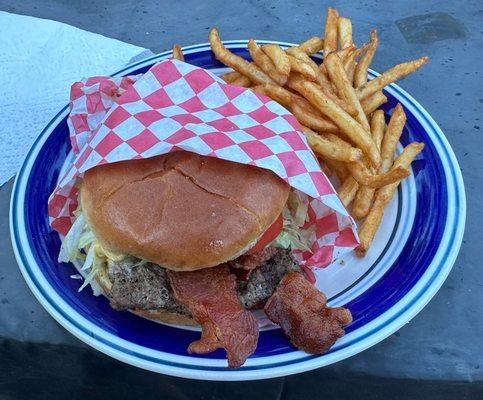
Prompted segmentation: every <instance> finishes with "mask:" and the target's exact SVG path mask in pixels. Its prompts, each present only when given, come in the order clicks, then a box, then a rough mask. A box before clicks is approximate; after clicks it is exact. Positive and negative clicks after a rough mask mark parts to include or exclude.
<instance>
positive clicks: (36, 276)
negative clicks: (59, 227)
mask: <svg viewBox="0 0 483 400" xmlns="http://www.w3.org/2000/svg"><path fill="white" fill-rule="evenodd" d="M226 44H227V46H228V47H229V48H231V49H232V51H234V52H235V53H237V54H239V55H241V56H243V57H248V53H247V51H246V41H231V42H226ZM280 45H282V46H289V44H287V43H280ZM184 53H185V56H186V61H187V62H189V63H192V64H194V65H197V66H200V67H203V68H206V69H212V70H214V71H215V72H216V73H218V72H223V71H226V68H223V66H222V65H221V64H220V63H219V62H218V61H216V60H215V59H214V58H213V55H212V53H211V51H210V48H209V46H208V45H206V44H203V45H196V46H190V47H186V48H185V49H184ZM170 55H171V52H165V53H162V54H160V55H157V56H154V57H151V58H148V59H146V60H143V61H141V62H138V63H135V64H133V65H130V66H128V67H126V68H124V69H123V70H122V71H119V72H117V73H116V74H114V75H116V76H119V75H127V74H137V73H141V72H145V71H146V70H147V69H148V68H149V67H150V66H151V65H153V64H154V63H156V62H158V61H160V60H162V59H164V58H167V57H169V56H170ZM373 75H376V74H373ZM410 79H418V77H417V74H416V75H415V76H414V77H412V78H410ZM385 94H386V95H387V97H388V98H389V101H388V103H387V104H386V105H385V106H384V110H385V111H386V112H387V115H388V116H389V115H390V113H391V110H392V109H393V108H394V106H395V105H396V104H397V102H400V103H401V104H402V105H403V106H404V109H405V111H406V113H407V116H408V120H407V124H406V128H405V130H404V133H403V135H402V139H401V143H402V145H405V144H407V143H409V142H412V141H422V142H424V143H425V144H426V147H425V149H424V151H423V152H422V154H421V155H420V156H419V158H418V159H417V160H416V161H415V162H414V163H413V166H412V175H411V177H410V178H408V179H406V180H405V181H404V182H403V183H402V185H401V186H400V188H399V190H398V194H397V196H395V198H394V199H393V201H392V202H391V204H390V205H389V206H388V208H387V210H386V212H385V214H384V220H383V223H382V226H381V229H380V230H379V232H378V233H377V235H376V238H375V242H374V245H373V247H372V248H371V250H370V251H369V253H368V255H367V256H366V257H365V258H364V259H358V258H356V257H355V256H353V255H348V256H346V257H344V258H343V259H342V260H340V261H338V262H336V263H335V264H334V265H331V266H330V267H328V268H327V269H324V270H320V271H319V272H318V276H319V278H320V279H318V282H319V284H318V286H319V288H320V289H321V290H323V291H324V292H325V293H326V294H327V296H328V297H329V298H330V304H331V305H345V306H346V307H348V308H349V309H350V310H351V312H352V315H353V317H354V322H353V323H352V324H351V325H350V326H349V327H348V328H347V330H346V331H347V334H346V335H345V336H344V337H343V338H342V339H341V340H339V341H338V342H337V343H336V345H335V346H334V347H332V349H331V350H330V351H329V352H328V353H326V354H324V355H310V354H306V353H304V352H302V351H298V350H296V349H295V348H293V347H292V346H291V345H290V343H289V342H288V341H287V339H286V338H285V336H284V335H283V333H282V332H281V331H280V330H279V329H265V330H263V331H262V332H261V334H260V339H259V343H258V348H257V350H256V352H255V354H254V355H253V356H252V357H250V358H249V359H248V360H247V362H246V363H245V365H244V366H242V367H241V368H239V369H236V370H231V369H228V368H226V360H225V358H224V352H222V351H217V352H215V353H212V354H208V355H204V356H202V355H191V356H190V355H188V354H187V353H186V348H187V347H188V345H189V343H191V342H192V341H194V340H196V339H197V338H198V336H199V332H196V331H193V330H189V329H184V328H179V327H173V326H168V325H163V324H158V323H155V322H151V321H149V320H146V319H143V318H140V317H137V316H135V315H133V314H131V313H129V312H117V311H114V310H113V309H112V308H111V307H110V306H109V303H108V301H107V299H105V298H104V297H102V296H101V297H94V296H93V295H92V293H91V291H90V289H87V290H84V291H82V292H81V293H78V291H77V290H78V288H79V285H80V282H79V281H78V280H74V279H71V278H70V276H71V275H73V274H75V273H76V271H75V269H74V267H73V266H71V265H67V264H59V263H58V262H57V254H58V252H59V247H60V240H59V236H58V235H57V234H56V233H55V232H53V231H52V229H51V228H50V227H49V223H48V217H47V199H48V197H49V195H50V193H51V192H52V191H53V189H54V187H55V186H56V182H57V180H58V177H59V172H60V170H61V169H62V167H63V165H64V164H65V160H66V158H67V156H68V154H69V151H70V144H69V138H68V129H67V124H66V117H67V112H68V110H67V107H65V108H64V109H62V110H61V111H60V112H59V113H58V114H57V115H56V116H55V117H54V118H53V119H52V121H51V122H50V123H49V124H48V125H47V126H46V128H45V129H44V130H43V132H42V133H41V134H40V135H39V137H38V139H37V140H36V141H35V143H34V145H33V146H32V148H31V149H30V151H29V153H28V155H27V157H26V159H25V162H24V164H23V166H22V168H21V169H20V171H19V173H18V175H17V179H16V181H15V186H14V189H13V193H12V201H11V209H10V229H11V237H12V243H13V248H14V251H15V254H16V257H17V261H18V263H19V266H20V269H21V271H22V273H23V275H24V277H25V280H26V281H27V283H28V285H29V287H30V289H31V290H32V292H33V293H34V294H35V296H36V297H37V299H38V300H39V301H40V303H41V304H42V305H43V306H44V307H45V308H46V310H47V311H48V312H49V313H50V314H51V315H52V316H53V317H54V318H55V319H56V320H57V321H58V322H59V323H61V324H62V325H63V326H64V327H65V328H66V329H68V330H69V331H70V332H72V333H73V334H74V335H75V336H77V337H78V338H80V339H81V340H83V341H84V342H86V343H88V344H90V345H91V346H93V347H95V348H96V349H98V350H100V351H102V352H104V353H106V354H109V355H110V356H112V357H114V358H117V359H119V360H121V361H124V362H127V363H129V364H132V365H136V366H138V367H141V368H145V369H149V370H152V371H156V372H160V373H163V374H168V375H175V376H182V377H186V378H194V379H207V380H210V379H211V380H248V379H265V378H272V377H276V376H282V375H289V374H294V373H298V372H302V371H307V370H311V369H314V368H318V367H322V366H324V365H328V364H331V363H334V362H336V361H339V360H342V359H344V358H347V357H349V356H351V355H353V354H356V353H358V352H360V351H362V350H364V349H366V348H368V347H370V346H372V345H374V344H376V343H377V342H379V341H381V340H382V339H384V338H386V337H387V336H389V335H390V334H392V333H393V332H395V331H396V330H397V329H399V328H400V327H402V326H403V325H404V324H405V323H407V322H408V321H409V320H410V319H411V318H412V317H414V316H415V315H416V314H417V313H418V312H419V311H420V310H421V309H422V308H423V307H424V306H425V305H426V304H427V302H428V301H429V300H430V299H431V298H432V297H433V296H434V294H435V293H436V291H437V290H438V289H439V287H440V286H441V285H442V283H443V282H444V280H445V278H446V276H447V275H448V273H449V271H450V270H451V267H452V265H453V263H454V261H455V258H456V255H457V253H458V250H459V247H460V244H461V240H462V237H463V231H464V224H465V213H466V209H465V194H464V186H463V180H462V177H461V173H460V169H459V167H458V163H457V161H456V158H455V155H454V154H453V151H452V150H451V148H450V146H449V144H448V142H447V140H446V138H445V137H444V134H443V133H442V132H441V130H440V128H439V127H438V126H437V124H436V123H435V122H434V121H433V119H432V118H431V117H430V116H429V115H428V113H427V112H426V111H425V110H424V109H423V108H422V107H421V105H419V104H418V103H417V102H416V101H415V100H414V99H413V98H412V97H411V96H410V95H409V94H408V93H406V92H405V91H404V90H402V89H401V88H400V87H398V86H396V85H391V86H390V87H388V88H387V89H386V91H385Z"/></svg>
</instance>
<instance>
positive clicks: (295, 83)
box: [287, 74, 356, 115]
mask: <svg viewBox="0 0 483 400" xmlns="http://www.w3.org/2000/svg"><path fill="white" fill-rule="evenodd" d="M322 76H324V75H323V74H318V78H317V80H319V78H321V77H322ZM304 82H305V80H304V79H303V77H302V76H301V75H297V74H290V78H289V80H288V81H287V87H288V88H290V89H292V90H295V91H296V92H299V93H301V94H302V95H303V93H302V92H303V91H304V89H303V87H302V85H303V83H304ZM327 82H328V81H327ZM318 88H319V89H320V90H322V92H324V93H325V95H326V96H327V97H328V98H329V99H330V100H332V101H333V102H334V103H335V104H337V105H338V106H339V107H340V108H342V109H343V110H344V111H345V112H346V113H348V114H349V115H354V114H356V110H355V109H354V108H353V107H352V106H351V105H350V104H347V103H345V102H344V101H342V100H341V99H340V98H338V97H337V96H336V95H335V94H334V92H333V91H332V90H331V89H330V88H331V86H330V83H327V84H324V85H322V84H319V85H318Z"/></svg>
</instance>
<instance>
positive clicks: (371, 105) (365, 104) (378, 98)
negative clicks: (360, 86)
mask: <svg viewBox="0 0 483 400" xmlns="http://www.w3.org/2000/svg"><path fill="white" fill-rule="evenodd" d="M384 103H387V97H386V96H385V95H384V93H382V92H381V91H378V92H376V93H374V94H373V95H371V96H369V97H367V98H365V99H364V100H362V101H361V106H362V109H363V110H364V114H366V115H370V114H372V113H373V112H374V111H376V110H377V109H378V108H379V107H380V106H382V105H383V104H384Z"/></svg>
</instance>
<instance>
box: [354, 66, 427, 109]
mask: <svg viewBox="0 0 483 400" xmlns="http://www.w3.org/2000/svg"><path fill="white" fill-rule="evenodd" d="M428 61H429V58H428V57H421V58H418V59H417V60H413V61H408V62H405V63H401V64H398V65H395V66H394V67H392V68H391V69H388V70H387V71H386V72H384V73H383V74H382V75H379V76H378V77H377V78H374V79H373V80H372V81H369V82H367V83H366V84H365V85H363V86H361V87H360V88H358V90H357V97H359V99H361V100H362V99H365V98H367V97H369V96H370V95H371V94H373V93H375V92H377V91H378V90H382V89H384V87H385V86H387V85H389V84H391V83H393V82H396V81H397V80H399V79H402V78H404V77H405V76H407V75H409V74H412V73H413V72H414V71H416V70H417V69H418V68H421V67H422V66H423V65H424V64H426V63H427V62H428Z"/></svg>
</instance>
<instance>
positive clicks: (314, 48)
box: [299, 36, 324, 56]
mask: <svg viewBox="0 0 483 400" xmlns="http://www.w3.org/2000/svg"><path fill="white" fill-rule="evenodd" d="M299 47H300V50H302V51H304V52H305V54H307V55H308V56H311V55H312V54H315V53H317V52H319V51H320V50H322V49H323V48H324V40H323V39H322V38H320V37H318V36H313V37H311V38H310V39H307V40H306V41H305V42H302V43H300V45H299Z"/></svg>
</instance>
